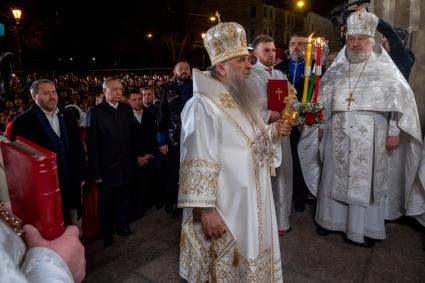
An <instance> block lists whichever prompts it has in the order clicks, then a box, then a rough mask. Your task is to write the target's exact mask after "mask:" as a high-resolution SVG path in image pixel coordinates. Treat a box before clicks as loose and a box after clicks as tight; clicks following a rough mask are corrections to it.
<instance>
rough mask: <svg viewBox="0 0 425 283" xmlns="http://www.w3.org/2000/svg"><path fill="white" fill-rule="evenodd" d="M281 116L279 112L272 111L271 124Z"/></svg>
mask: <svg viewBox="0 0 425 283" xmlns="http://www.w3.org/2000/svg"><path fill="white" fill-rule="evenodd" d="M280 117H281V114H280V113H279V112H277V111H272V112H271V114H270V118H269V124H272V123H274V122H276V121H277V120H279V119H280Z"/></svg>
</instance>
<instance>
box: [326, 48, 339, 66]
mask: <svg viewBox="0 0 425 283" xmlns="http://www.w3.org/2000/svg"><path fill="white" fill-rule="evenodd" d="M336 55H337V53H336V52H332V53H329V54H328V56H326V59H325V68H326V69H328V68H329V67H330V66H331V64H332V62H333V61H334V59H335V57H336Z"/></svg>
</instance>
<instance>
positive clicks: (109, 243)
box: [103, 238, 114, 248]
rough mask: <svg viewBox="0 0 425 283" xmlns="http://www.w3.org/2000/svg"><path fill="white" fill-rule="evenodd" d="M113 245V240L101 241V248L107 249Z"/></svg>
mask: <svg viewBox="0 0 425 283" xmlns="http://www.w3.org/2000/svg"><path fill="white" fill-rule="evenodd" d="M113 244H114V238H107V239H104V240H103V247H104V248H107V247H110V246H112V245H113Z"/></svg>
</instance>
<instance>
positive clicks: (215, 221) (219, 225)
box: [201, 210, 226, 239]
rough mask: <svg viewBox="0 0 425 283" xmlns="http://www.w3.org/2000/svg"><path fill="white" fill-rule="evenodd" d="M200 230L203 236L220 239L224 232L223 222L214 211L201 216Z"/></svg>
mask: <svg viewBox="0 0 425 283" xmlns="http://www.w3.org/2000/svg"><path fill="white" fill-rule="evenodd" d="M201 223H202V229H203V230H204V233H205V236H206V237H207V238H208V239H210V238H216V239H217V238H220V237H221V235H223V234H224V233H225V232H226V229H225V226H224V223H223V220H222V219H221V217H220V215H219V214H218V212H217V211H216V210H213V211H211V212H209V213H206V214H203V215H202V216H201Z"/></svg>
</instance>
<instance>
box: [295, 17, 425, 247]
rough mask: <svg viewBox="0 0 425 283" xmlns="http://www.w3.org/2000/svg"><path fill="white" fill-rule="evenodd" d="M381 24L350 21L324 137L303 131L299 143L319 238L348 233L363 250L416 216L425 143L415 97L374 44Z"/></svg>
mask: <svg viewBox="0 0 425 283" xmlns="http://www.w3.org/2000/svg"><path fill="white" fill-rule="evenodd" d="M377 24H378V18H377V17H376V16H375V15H374V14H372V13H368V12H366V11H358V12H355V13H353V14H352V15H350V17H349V18H348V20H347V27H348V28H347V45H346V46H345V47H344V48H343V49H342V50H341V51H340V52H339V54H338V56H337V58H336V59H335V60H334V62H333V64H332V65H331V67H330V69H329V70H328V71H327V72H326V73H325V75H324V76H323V78H322V81H321V86H320V99H321V100H322V101H323V103H324V108H325V116H326V119H327V123H326V126H325V127H324V129H322V130H323V131H324V132H323V139H322V140H321V143H320V144H319V143H318V132H319V130H317V129H311V128H308V127H305V128H304V130H303V133H302V139H301V142H300V144H299V145H298V151H299V154H300V161H301V164H302V168H303V174H304V177H305V181H306V183H307V185H308V187H309V189H310V190H311V192H312V193H313V194H317V196H318V203H317V211H316V222H317V224H318V225H319V226H320V227H319V228H318V230H317V232H318V234H320V235H327V234H329V233H330V232H331V231H340V232H344V233H345V234H346V237H347V239H348V241H349V242H350V243H352V244H355V245H360V246H363V247H371V246H373V244H374V242H375V240H383V239H385V238H386V233H385V220H386V219H389V220H391V219H396V218H398V217H400V216H402V215H403V214H408V215H415V214H418V213H420V210H421V208H420V205H415V206H413V204H415V203H417V202H419V203H421V202H423V199H420V198H418V197H420V194H419V192H415V191H414V190H413V181H414V178H415V174H416V172H417V168H418V165H419V159H420V152H421V143H422V136H421V130H420V125H419V118H418V111H417V107H416V102H415V98H414V95H413V92H412V90H411V89H410V86H409V84H408V83H407V81H406V80H405V79H404V77H403V76H402V74H401V73H400V72H399V70H398V69H397V67H396V66H395V65H394V63H393V62H392V60H391V59H390V57H389V56H388V54H387V53H386V51H385V50H382V47H381V46H380V45H379V44H375V41H374V39H373V37H374V34H375V30H376V26H377ZM318 147H319V148H320V151H317V148H318ZM321 162H323V164H321Z"/></svg>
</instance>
